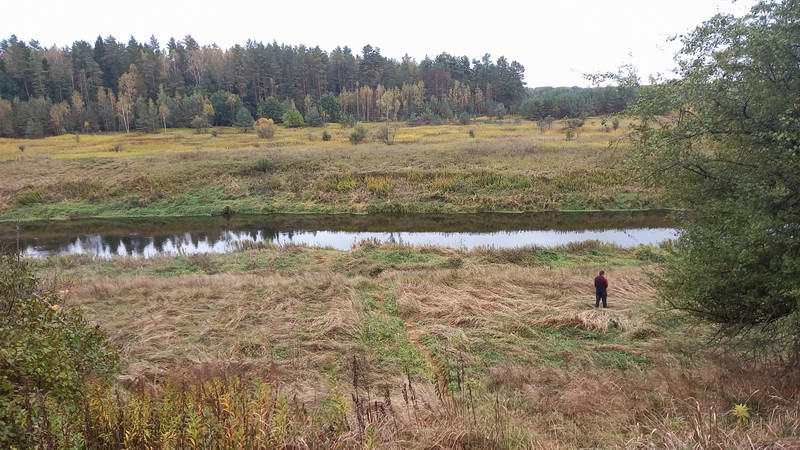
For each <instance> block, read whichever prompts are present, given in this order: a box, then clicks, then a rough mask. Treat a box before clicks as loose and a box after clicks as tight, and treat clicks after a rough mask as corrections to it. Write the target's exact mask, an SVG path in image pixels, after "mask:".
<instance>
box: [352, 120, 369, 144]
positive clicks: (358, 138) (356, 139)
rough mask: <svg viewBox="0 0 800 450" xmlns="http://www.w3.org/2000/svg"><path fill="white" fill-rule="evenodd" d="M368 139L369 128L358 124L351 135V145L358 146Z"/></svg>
mask: <svg viewBox="0 0 800 450" xmlns="http://www.w3.org/2000/svg"><path fill="white" fill-rule="evenodd" d="M366 138H367V128H366V127H365V126H364V125H362V124H360V123H359V124H357V125H356V126H355V127H354V128H353V132H352V133H350V143H351V144H353V145H358V144H360V143H362V142H364V140H365V139H366Z"/></svg>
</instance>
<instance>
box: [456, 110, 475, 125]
mask: <svg viewBox="0 0 800 450" xmlns="http://www.w3.org/2000/svg"><path fill="white" fill-rule="evenodd" d="M471 122H472V118H471V117H470V116H469V114H467V113H465V112H462V113H461V114H459V115H458V123H460V124H461V125H469V124H470V123H471Z"/></svg>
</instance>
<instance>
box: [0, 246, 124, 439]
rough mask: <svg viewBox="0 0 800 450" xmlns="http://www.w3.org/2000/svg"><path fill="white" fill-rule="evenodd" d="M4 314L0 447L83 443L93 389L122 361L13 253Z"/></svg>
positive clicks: (2, 272) (4, 282)
mask: <svg viewBox="0 0 800 450" xmlns="http://www.w3.org/2000/svg"><path fill="white" fill-rule="evenodd" d="M0 314H2V320H0V342H2V343H3V347H2V351H0V447H1V448H52V447H55V446H52V445H47V446H45V445H43V443H45V442H50V443H52V442H53V440H54V439H56V438H55V437H54V436H58V439H63V440H64V441H67V442H69V441H72V440H75V439H78V438H79V437H80V436H81V435H82V432H83V431H84V430H83V428H82V427H81V426H80V424H81V422H82V421H81V420H80V417H79V415H80V412H81V411H82V409H81V408H80V407H79V405H80V402H81V399H82V398H83V397H84V396H85V394H86V383H87V381H88V380H90V379H93V380H97V381H103V382H105V381H109V380H110V377H111V376H112V375H113V374H114V373H115V371H116V369H117V363H118V356H117V353H116V352H115V351H114V350H113V349H112V348H111V347H110V346H109V345H108V343H107V341H106V337H105V335H104V334H103V332H102V331H100V329H99V328H98V327H95V326H92V325H91V324H89V323H88V322H87V321H86V320H84V318H83V316H82V315H81V312H80V310H79V309H77V308H67V307H64V306H62V301H61V298H59V297H58V296H57V295H56V294H55V293H54V292H51V291H48V290H44V289H42V288H41V287H40V285H39V281H38V279H37V278H36V275H35V272H34V269H33V267H32V266H31V265H30V263H28V262H27V261H26V260H25V259H18V258H17V256H16V255H12V254H8V253H2V254H0ZM54 409H56V410H58V412H60V416H61V417H58V419H59V420H52V419H54V418H52V417H51V412H52V411H53V410H54ZM75 442H77V441H75ZM63 443H64V444H66V442H63ZM73 443H74V442H73ZM67 447H72V446H71V445H70V446H67V445H64V446H59V448H67Z"/></svg>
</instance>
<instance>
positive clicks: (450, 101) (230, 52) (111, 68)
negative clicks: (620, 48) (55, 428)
mask: <svg viewBox="0 0 800 450" xmlns="http://www.w3.org/2000/svg"><path fill="white" fill-rule="evenodd" d="M524 71H525V69H524V67H523V66H522V65H521V64H519V63H518V62H516V61H511V62H509V60H508V59H507V58H505V57H502V56H501V57H500V58H498V59H497V60H496V61H495V60H493V59H492V57H491V56H490V55H488V54H486V55H484V56H483V57H481V58H480V59H472V60H471V59H470V58H468V57H466V56H461V57H459V56H454V55H450V54H448V53H441V54H439V55H438V56H436V57H435V58H433V59H431V58H429V57H426V58H425V59H423V60H422V61H421V62H417V61H416V60H414V59H413V58H411V57H410V56H408V55H405V56H403V57H402V59H401V60H399V61H398V60H396V59H392V58H388V57H386V56H384V55H382V54H381V52H380V49H379V48H377V47H372V46H370V45H366V46H364V48H363V49H362V52H361V54H357V53H354V52H353V50H352V49H350V48H349V47H347V46H345V47H336V48H335V49H334V50H332V51H330V52H326V51H324V50H322V49H321V48H320V47H306V46H304V45H299V46H291V45H285V44H278V43H277V42H272V43H269V44H263V43H262V42H256V41H248V42H247V43H246V44H245V45H244V46H242V45H235V46H233V47H231V48H228V49H223V48H220V47H218V46H217V45H213V44H212V45H202V46H201V45H200V44H199V43H198V42H197V41H196V40H195V39H194V38H192V37H191V36H186V37H185V38H183V39H182V40H180V41H178V40H175V39H170V40H169V42H168V43H167V46H166V49H164V48H162V47H161V45H160V44H159V42H158V41H157V40H156V39H155V38H154V37H151V38H150V40H149V41H148V42H146V43H140V42H138V41H137V40H136V39H134V38H133V37H132V38H131V39H130V40H129V41H128V42H127V43H124V42H121V41H118V40H117V39H115V38H114V37H113V36H109V37H106V38H101V37H98V38H97V40H96V41H95V42H94V44H91V43H89V42H86V41H76V42H74V43H73V44H72V46H70V47H64V48H58V47H55V46H52V47H45V46H42V45H41V44H40V43H38V42H37V41H30V42H25V41H23V40H21V39H19V38H17V37H16V36H14V35H12V36H11V37H10V38H7V39H4V40H2V41H0V99H1V100H0V136H9V137H30V138H36V137H42V136H45V135H57V134H62V133H65V132H70V133H78V132H99V131H130V130H134V129H135V130H139V131H154V130H157V129H159V128H169V127H190V126H193V125H195V126H198V127H199V126H205V125H207V126H231V125H237V124H238V125H244V126H249V124H252V120H253V117H254V116H255V117H266V118H271V119H273V120H274V121H275V122H281V121H282V119H283V115H284V114H285V113H286V112H287V111H291V110H295V109H296V110H297V111H298V112H300V113H301V114H302V119H303V120H299V121H298V122H297V123H296V124H300V123H305V122H308V123H309V124H311V125H317V124H321V123H322V122H324V121H342V120H344V121H373V120H389V119H391V120H400V119H402V120H409V121H423V122H425V123H431V122H434V121H442V120H444V121H447V120H453V119H455V118H458V116H459V115H464V114H470V115H474V114H498V115H501V116H502V115H503V114H505V112H506V111H507V110H509V109H510V108H511V107H512V105H517V104H519V102H520V101H521V100H522V99H523V98H524V96H525V94H526V91H525V83H524V81H523V74H524ZM295 117H296V116H295ZM193 121H194V124H193Z"/></svg>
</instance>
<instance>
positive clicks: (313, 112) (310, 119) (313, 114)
mask: <svg viewBox="0 0 800 450" xmlns="http://www.w3.org/2000/svg"><path fill="white" fill-rule="evenodd" d="M306 123H307V124H308V125H309V126H312V127H321V126H323V125H325V121H324V120H323V119H322V116H321V115H320V114H319V110H318V109H317V107H316V106H312V107H311V109H310V110H309V111H308V114H306Z"/></svg>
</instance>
